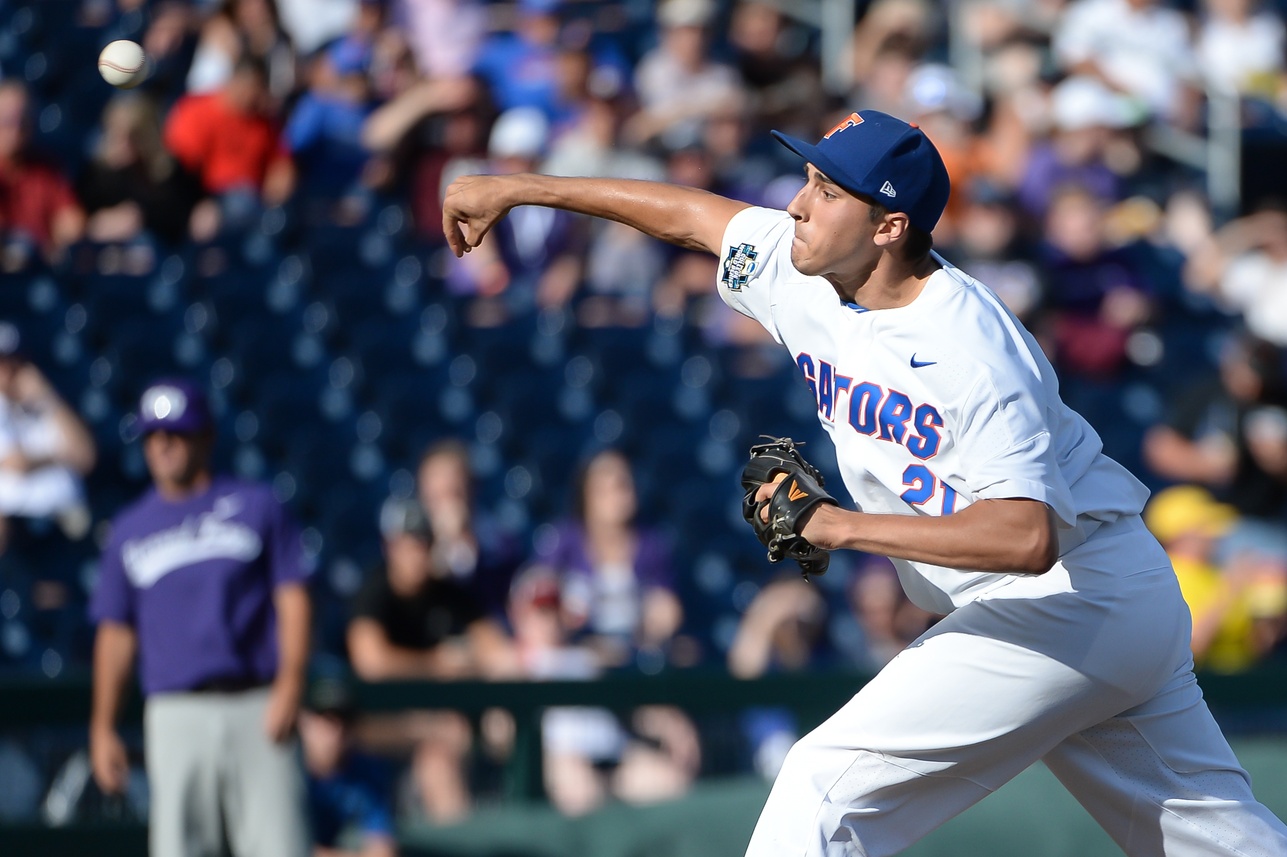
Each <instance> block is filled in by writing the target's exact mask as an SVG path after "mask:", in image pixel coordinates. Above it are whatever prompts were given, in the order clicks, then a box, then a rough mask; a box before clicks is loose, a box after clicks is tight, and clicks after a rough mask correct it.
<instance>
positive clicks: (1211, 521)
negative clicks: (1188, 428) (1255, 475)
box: [1144, 485, 1287, 673]
mask: <svg viewBox="0 0 1287 857" xmlns="http://www.w3.org/2000/svg"><path fill="white" fill-rule="evenodd" d="M1237 517H1238V513H1237V511H1236V510H1235V509H1234V508H1233V507H1232V506H1228V505H1225V504H1223V503H1217V502H1216V500H1215V498H1214V497H1212V496H1211V493H1210V492H1209V491H1207V490H1206V489H1205V488H1200V487H1198V486H1196V485H1179V486H1175V487H1172V488H1167V489H1166V490H1164V491H1162V492H1160V493H1158V494H1155V495H1154V496H1153V498H1152V499H1151V500H1150V501H1149V504H1148V507H1147V508H1146V509H1145V510H1144V521H1145V523H1146V524H1147V525H1148V528H1149V529H1150V530H1151V531H1152V532H1153V535H1155V536H1157V538H1158V541H1160V542H1161V543H1162V546H1163V547H1165V548H1166V552H1167V555H1168V556H1169V557H1170V559H1171V565H1172V566H1174V567H1175V574H1176V576H1177V577H1178V578H1179V581H1180V591H1181V592H1182V593H1183V594H1184V600H1185V602H1186V603H1187V604H1188V605H1189V610H1190V612H1191V613H1192V614H1193V640H1192V647H1193V658H1194V662H1195V663H1196V665H1197V666H1198V668H1199V669H1209V670H1212V671H1214V672H1221V673H1231V672H1240V671H1242V670H1245V669H1247V668H1248V667H1250V666H1252V665H1253V664H1254V663H1255V662H1256V661H1258V660H1260V658H1261V657H1263V656H1264V654H1265V653H1266V652H1268V651H1269V649H1270V648H1271V647H1272V646H1273V645H1274V643H1276V642H1277V641H1278V639H1279V637H1280V635H1281V632H1282V626H1283V618H1284V616H1285V615H1287V579H1285V578H1284V576H1283V573H1282V572H1283V570H1282V569H1280V568H1277V567H1275V566H1273V565H1272V564H1268V565H1266V564H1262V563H1245V562H1243V563H1234V564H1233V565H1231V566H1229V567H1227V568H1220V567H1219V566H1217V565H1216V563H1215V553H1216V551H1215V546H1216V543H1217V541H1218V540H1219V539H1221V538H1222V537H1224V536H1225V535H1226V534H1227V533H1228V532H1229V531H1230V529H1231V528H1232V527H1233V526H1234V525H1235V522H1236V520H1237Z"/></svg>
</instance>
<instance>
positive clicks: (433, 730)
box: [346, 499, 517, 822]
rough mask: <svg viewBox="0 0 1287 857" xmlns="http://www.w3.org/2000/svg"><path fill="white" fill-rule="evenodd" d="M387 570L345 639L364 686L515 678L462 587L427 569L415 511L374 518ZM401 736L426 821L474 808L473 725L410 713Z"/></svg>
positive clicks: (428, 558)
mask: <svg viewBox="0 0 1287 857" xmlns="http://www.w3.org/2000/svg"><path fill="white" fill-rule="evenodd" d="M380 535H381V539H382V542H383V548H384V562H383V563H382V564H381V565H380V566H379V567H377V568H375V569H373V570H372V571H371V572H370V573H369V574H368V575H367V578H366V581H365V583H364V584H363V586H362V588H361V589H360V590H358V593H357V595H356V596H355V597H354V600H353V611H352V619H351V620H350V622H349V626H348V631H347V633H346V640H347V643H348V650H349V659H350V661H351V662H352V664H353V670H354V672H356V673H357V675H358V676H359V677H360V678H362V679H365V680H367V681H390V680H429V681H442V680H448V679H461V678H477V677H500V676H504V675H512V674H513V673H514V672H516V669H517V668H516V666H514V667H511V662H512V652H511V647H510V645H509V642H508V640H507V638H506V636H505V634H504V632H503V631H502V630H501V628H500V626H499V624H498V623H496V622H494V621H493V620H492V619H490V618H488V617H487V616H486V615H485V613H484V611H483V608H482V607H481V606H480V605H479V603H478V601H477V600H476V599H475V598H474V596H473V594H472V593H471V592H470V591H469V590H468V589H467V588H466V587H465V585H464V584H462V583H460V582H458V581H457V580H456V579H455V578H453V577H452V576H451V575H450V573H449V572H447V571H446V570H445V569H442V568H441V567H439V566H438V565H437V564H436V563H434V561H433V551H432V549H433V530H432V528H431V527H430V525H429V519H428V517H427V516H426V515H425V513H424V511H423V509H422V508H421V506H420V504H419V503H418V502H416V501H415V500H413V499H390V500H389V501H387V502H386V503H385V504H384V506H383V507H382V508H381V510H380ZM402 725H403V726H404V727H405V728H404V729H403V730H402V731H403V732H404V733H406V734H407V735H408V736H409V737H410V739H412V740H414V741H415V743H416V747H415V751H414V757H413V760H412V769H411V777H412V780H413V782H414V785H415V789H416V791H417V792H418V794H419V798H420V802H421V804H422V806H423V809H424V812H425V814H426V815H427V816H428V817H429V818H431V819H433V820H434V821H437V822H448V821H455V820H459V819H460V818H462V817H464V816H465V815H466V814H467V813H468V812H469V810H470V803H471V798H470V793H469V787H468V782H467V778H466V776H465V768H464V763H465V760H466V758H467V753H468V751H469V745H470V729H469V723H468V721H467V720H465V718H464V717H463V716H462V715H460V714H459V713H457V712H454V711H428V712H416V713H414V715H413V716H411V717H408V718H404V719H403V721H402Z"/></svg>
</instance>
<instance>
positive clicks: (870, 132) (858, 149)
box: [773, 110, 952, 232]
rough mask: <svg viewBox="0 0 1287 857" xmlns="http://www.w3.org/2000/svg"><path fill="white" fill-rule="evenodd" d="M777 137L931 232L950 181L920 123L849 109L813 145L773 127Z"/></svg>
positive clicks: (835, 178) (837, 178) (854, 188)
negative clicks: (844, 117)
mask: <svg viewBox="0 0 1287 857" xmlns="http://www.w3.org/2000/svg"><path fill="white" fill-rule="evenodd" d="M773 136H774V137H775V138H777V141H778V142H779V143H781V144H782V145H784V146H786V147H787V148H788V149H790V150H791V151H793V152H795V153H796V154H797V155H799V156H800V157H802V158H804V159H805V160H806V161H808V162H809V163H811V164H813V165H814V166H815V167H817V168H818V169H819V170H821V171H822V173H823V174H824V175H826V176H827V178H829V179H831V180H832V181H833V182H835V183H836V184H838V185H840V186H841V187H842V188H844V189H845V190H847V191H849V192H850V193H855V194H860V195H862V196H866V197H870V198H872V199H874V200H876V201H878V202H879V203H880V204H881V205H883V206H885V208H887V209H889V210H890V211H901V212H903V213H904V214H906V215H907V217H908V219H910V220H911V222H912V225H913V226H915V227H916V228H917V229H921V230H924V231H925V232H933V231H934V226H935V224H937V223H938V219H939V217H941V216H942V214H943V209H944V208H945V207H946V206H947V197H948V194H950V193H951V190H952V184H951V181H950V180H949V179H948V177H947V167H945V166H944V165H943V158H942V157H941V156H940V155H939V153H938V149H935V148H934V144H933V143H931V142H930V139H929V137H926V136H925V132H924V131H922V130H921V129H920V127H919V126H917V125H913V124H911V123H908V122H904V121H903V120H901V119H896V118H895V117H893V116H890V115H889V114H888V113H881V112H880V111H879V110H860V111H858V112H857V113H850V114H849V116H848V117H847V118H846V119H844V121H842V122H840V123H838V124H837V125H836V127H834V128H832V129H831V130H830V131H828V132H827V133H826V134H824V135H823V136H822V139H821V140H819V141H818V144H817V145H816V146H815V145H811V144H809V143H806V142H804V141H803V140H798V139H796V138H795V137H790V136H788V135H786V134H783V133H782V132H781V131H774V132H773Z"/></svg>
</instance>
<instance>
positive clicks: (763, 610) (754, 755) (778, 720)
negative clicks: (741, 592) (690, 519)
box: [728, 577, 831, 780]
mask: <svg viewBox="0 0 1287 857" xmlns="http://www.w3.org/2000/svg"><path fill="white" fill-rule="evenodd" d="M826 630H827V604H826V602H825V601H824V600H823V598H822V596H821V595H820V594H819V592H818V588H817V587H816V586H810V585H809V583H808V582H807V581H804V580H801V579H800V578H798V577H792V578H784V579H780V580H775V581H773V582H771V583H769V584H768V585H766V586H765V587H764V588H763V589H761V590H760V591H759V593H758V594H756V596H755V598H754V599H753V600H752V601H751V604H750V606H749V607H747V608H746V613H744V614H743V616H742V621H741V623H740V624H739V625H738V626H737V635H736V636H735V637H734V638H733V644H732V645H731V646H729V649H728V671H729V673H730V674H731V675H733V676H734V677H736V678H742V679H753V678H759V677H761V676H763V675H766V674H768V673H774V672H783V671H785V672H800V671H802V670H808V669H816V668H818V667H821V666H824V665H825V663H826V661H827V660H828V656H829V655H830V654H831V652H829V651H828V650H827V646H826V643H827V634H826ZM740 719H741V726H742V732H743V735H744V736H745V737H746V739H747V741H748V743H749V745H750V750H751V760H752V765H753V766H754V768H755V772H756V773H758V774H759V775H760V776H762V777H764V778H765V779H767V780H772V779H773V778H774V777H776V776H777V773H778V770H779V769H780V768H781V767H782V760H783V759H785V758H786V753H787V751H788V750H790V749H791V745H793V744H794V743H795V742H796V739H798V738H799V737H800V734H801V730H800V726H799V723H798V722H797V721H796V718H795V716H794V715H793V714H792V713H791V711H790V709H787V708H778V707H755V708H751V709H748V710H746V711H744V712H743V713H742V716H741V718H740Z"/></svg>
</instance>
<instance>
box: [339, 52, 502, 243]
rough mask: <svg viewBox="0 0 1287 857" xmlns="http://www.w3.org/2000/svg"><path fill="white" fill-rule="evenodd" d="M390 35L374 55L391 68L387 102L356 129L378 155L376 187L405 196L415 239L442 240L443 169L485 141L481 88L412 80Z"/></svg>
mask: <svg viewBox="0 0 1287 857" xmlns="http://www.w3.org/2000/svg"><path fill="white" fill-rule="evenodd" d="M404 48H405V46H400V45H399V44H398V42H397V40H396V39H395V38H392V37H391V38H385V39H381V41H380V43H379V44H378V45H377V48H376V56H375V59H376V60H377V61H379V60H380V57H381V56H382V55H384V60H382V62H384V63H385V64H386V66H391V67H390V68H389V72H388V74H387V75H386V77H387V78H388V79H389V85H390V87H391V88H390V90H389V92H388V100H387V101H386V102H385V103H384V104H383V105H381V106H380V107H378V108H377V109H376V110H374V111H373V112H372V113H371V115H370V117H369V118H368V119H367V121H366V124H365V125H364V126H363V128H362V143H363V145H364V146H366V148H367V149H368V150H370V151H371V152H372V153H373V155H375V156H376V157H378V158H379V160H380V163H381V164H382V166H383V170H384V172H385V174H386V176H385V178H384V181H383V182H382V184H381V186H382V187H387V188H390V189H396V190H398V191H400V192H404V193H407V194H408V195H409V203H410V207H411V216H412V220H413V221H414V222H415V224H416V227H417V230H418V233H419V235H420V237H421V238H422V239H423V240H425V241H427V242H429V243H431V244H433V243H441V240H442V229H441V224H442V188H443V171H444V169H445V167H446V166H447V164H448V163H449V162H450V161H452V160H453V159H455V158H462V157H479V156H481V155H482V154H483V151H484V150H485V148H486V145H487V131H488V124H487V118H486V115H485V114H486V113H487V110H488V108H487V106H486V104H485V99H484V98H483V97H482V87H480V86H479V85H478V84H477V83H476V82H475V81H473V80H472V79H470V78H467V77H461V78H432V77H425V78H418V77H416V76H415V75H414V74H411V73H409V72H411V71H412V69H409V68H406V65H407V64H408V63H409V62H410V54H409V53H407V52H406V51H405V50H404Z"/></svg>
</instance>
